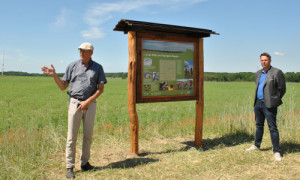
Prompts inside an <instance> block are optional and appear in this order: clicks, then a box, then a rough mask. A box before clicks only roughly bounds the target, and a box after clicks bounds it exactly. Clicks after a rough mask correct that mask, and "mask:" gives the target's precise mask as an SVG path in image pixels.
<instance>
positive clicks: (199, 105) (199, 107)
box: [195, 38, 204, 147]
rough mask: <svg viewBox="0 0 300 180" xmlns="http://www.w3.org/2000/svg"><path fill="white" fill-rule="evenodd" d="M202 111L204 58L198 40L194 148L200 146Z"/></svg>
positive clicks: (201, 45) (201, 42)
mask: <svg viewBox="0 0 300 180" xmlns="http://www.w3.org/2000/svg"><path fill="white" fill-rule="evenodd" d="M203 111H204V57H203V39H202V38H199V97H198V99H197V100H196V125H195V146H196V147H200V146H202V131H203Z"/></svg>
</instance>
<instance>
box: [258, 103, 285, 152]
mask: <svg viewBox="0 0 300 180" xmlns="http://www.w3.org/2000/svg"><path fill="white" fill-rule="evenodd" d="M254 113H255V122H256V134H255V142H254V144H255V146H257V147H259V148H260V144H261V141H262V138H263V135H264V123H265V119H267V123H268V126H269V130H270V135H271V140H272V145H273V152H280V147H279V132H278V129H277V125H276V115H277V107H275V108H267V107H266V106H265V103H264V101H263V100H257V101H256V103H255V106H254Z"/></svg>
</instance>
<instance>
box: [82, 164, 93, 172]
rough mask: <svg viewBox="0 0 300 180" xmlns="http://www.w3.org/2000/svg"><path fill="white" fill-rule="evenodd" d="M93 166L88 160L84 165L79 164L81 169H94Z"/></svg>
mask: <svg viewBox="0 0 300 180" xmlns="http://www.w3.org/2000/svg"><path fill="white" fill-rule="evenodd" d="M95 169H96V168H95V166H92V165H91V164H90V163H89V162H87V163H86V164H85V165H83V166H81V170H82V171H92V170H95Z"/></svg>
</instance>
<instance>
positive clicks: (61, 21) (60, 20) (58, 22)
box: [51, 8, 70, 29]
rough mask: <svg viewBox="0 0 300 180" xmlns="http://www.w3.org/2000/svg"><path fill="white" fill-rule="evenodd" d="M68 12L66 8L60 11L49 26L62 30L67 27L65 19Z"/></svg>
mask: <svg viewBox="0 0 300 180" xmlns="http://www.w3.org/2000/svg"><path fill="white" fill-rule="evenodd" d="M69 14H70V12H69V10H67V9H66V8H63V9H61V10H60V14H59V15H58V16H57V17H56V19H55V22H54V23H52V24H51V27H52V28H54V29H62V28H64V27H66V26H67V23H68V22H67V19H68V16H69Z"/></svg>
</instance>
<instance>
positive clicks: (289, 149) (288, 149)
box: [280, 142, 300, 154]
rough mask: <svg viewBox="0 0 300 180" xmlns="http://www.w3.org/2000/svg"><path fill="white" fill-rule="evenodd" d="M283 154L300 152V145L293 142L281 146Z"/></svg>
mask: <svg viewBox="0 0 300 180" xmlns="http://www.w3.org/2000/svg"><path fill="white" fill-rule="evenodd" d="M280 148H281V152H282V154H291V153H297V152H300V144H296V143H293V142H283V143H281V144H280Z"/></svg>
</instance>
